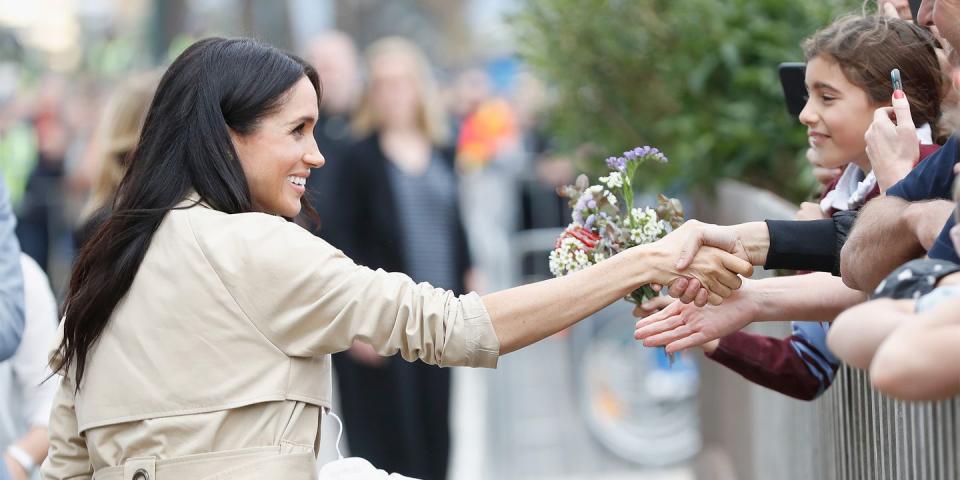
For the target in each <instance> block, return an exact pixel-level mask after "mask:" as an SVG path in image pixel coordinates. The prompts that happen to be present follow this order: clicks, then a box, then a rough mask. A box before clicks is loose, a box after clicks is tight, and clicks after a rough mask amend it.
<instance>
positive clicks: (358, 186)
mask: <svg viewBox="0 0 960 480" xmlns="http://www.w3.org/2000/svg"><path fill="white" fill-rule="evenodd" d="M434 153H436V154H439V156H440V157H441V158H443V160H444V161H445V163H446V164H447V165H448V166H449V168H451V169H452V168H453V152H452V151H447V150H444V151H439V152H434ZM388 162H389V160H388V159H387V157H386V155H385V154H384V153H383V150H382V149H381V148H380V142H379V136H378V135H377V134H374V135H371V136H369V137H367V138H365V139H363V140H360V141H359V142H357V143H356V144H354V145H353V146H352V147H351V148H350V149H349V150H348V151H347V153H346V155H345V156H344V158H343V163H342V165H340V166H339V167H338V168H337V169H336V170H335V172H336V181H335V184H334V186H333V188H334V190H333V195H332V197H333V198H332V200H330V201H331V202H332V204H331V205H327V206H325V207H324V210H328V209H329V208H334V209H335V210H336V213H335V214H334V215H333V216H332V217H329V219H324V218H322V217H321V220H320V221H321V227H320V236H321V237H323V238H324V239H325V240H327V241H328V242H330V243H331V244H333V246H335V247H337V248H339V249H341V250H343V252H344V253H345V254H346V255H347V256H348V257H350V258H351V259H353V261H355V262H357V263H358V264H360V265H364V266H367V267H370V268H374V269H375V268H382V269H384V270H386V271H388V272H404V273H406V272H409V268H408V265H407V261H406V259H405V258H404V252H405V248H404V245H403V236H402V234H401V231H400V212H398V211H397V201H396V198H395V194H394V187H393V185H392V183H391V181H390V175H389V172H388V171H387V167H388V166H389V164H388ZM455 211H456V222H455V223H456V226H455V228H453V231H450V232H435V234H436V235H451V236H452V239H453V242H454V252H455V255H456V257H457V258H456V259H455V261H456V268H457V271H456V272H455V273H456V275H455V278H456V282H457V284H456V285H454V286H452V288H451V289H452V290H453V291H454V292H455V293H457V294H461V293H463V292H464V290H465V286H464V284H463V277H464V274H465V273H466V272H467V270H468V269H469V268H470V266H471V261H470V253H469V250H468V245H467V237H466V233H465V231H464V228H463V221H462V219H461V217H460V209H459V204H458V205H457V208H456V209H455Z"/></svg>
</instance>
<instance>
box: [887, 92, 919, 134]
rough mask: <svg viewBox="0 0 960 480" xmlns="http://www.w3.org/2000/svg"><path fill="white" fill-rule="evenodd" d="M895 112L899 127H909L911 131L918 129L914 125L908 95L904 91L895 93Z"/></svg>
mask: <svg viewBox="0 0 960 480" xmlns="http://www.w3.org/2000/svg"><path fill="white" fill-rule="evenodd" d="M892 103H893V112H894V114H895V115H896V118H897V127H898V128H904V127H909V128H910V129H911V130H912V129H914V128H916V126H915V125H914V124H913V117H912V116H911V115H910V101H908V100H907V94H905V93H903V90H897V91H895V92H893V100H892Z"/></svg>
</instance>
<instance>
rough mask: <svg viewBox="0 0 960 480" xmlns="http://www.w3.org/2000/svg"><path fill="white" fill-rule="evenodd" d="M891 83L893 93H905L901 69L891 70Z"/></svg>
mask: <svg viewBox="0 0 960 480" xmlns="http://www.w3.org/2000/svg"><path fill="white" fill-rule="evenodd" d="M890 81H891V82H892V83H893V91H894V92H896V91H897V90H900V91H901V92H902V91H903V80H901V79H900V69H899V68H894V69H893V70H890Z"/></svg>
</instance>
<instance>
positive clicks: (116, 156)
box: [74, 72, 160, 250]
mask: <svg viewBox="0 0 960 480" xmlns="http://www.w3.org/2000/svg"><path fill="white" fill-rule="evenodd" d="M159 82H160V74H159V73H157V72H146V73H142V74H139V75H134V76H132V77H130V78H128V79H127V80H124V81H123V82H121V84H120V86H119V87H118V88H117V89H116V90H115V91H114V92H113V94H112V95H111V96H110V98H109V99H108V100H107V104H106V106H105V107H104V109H103V111H102V112H101V115H100V122H99V124H98V125H97V128H96V131H95V132H94V135H93V138H92V140H91V143H90V147H89V148H90V150H89V151H88V157H87V158H89V159H90V162H91V163H92V165H91V167H90V168H92V169H93V170H94V171H95V172H96V173H95V174H94V176H93V184H92V188H91V191H90V196H89V198H88V199H87V202H86V205H84V207H83V210H82V211H81V213H80V219H79V224H78V226H77V229H76V230H75V231H74V245H75V246H76V249H77V250H80V248H82V247H83V244H84V243H86V241H87V240H88V239H89V238H90V236H91V235H93V233H94V232H95V231H96V230H97V228H99V226H100V224H102V223H103V221H104V220H105V219H106V218H107V216H108V215H109V214H110V210H111V208H112V206H113V200H114V197H115V196H116V193H117V188H119V186H120V180H121V179H123V175H124V174H125V173H126V171H127V165H128V163H129V161H130V155H131V153H132V152H133V150H134V148H135V147H136V146H137V142H138V141H139V139H140V129H141V128H142V127H143V121H144V119H145V118H146V116H147V110H148V109H149V108H150V102H151V101H152V100H153V94H154V92H156V90H157V84H158V83H159Z"/></svg>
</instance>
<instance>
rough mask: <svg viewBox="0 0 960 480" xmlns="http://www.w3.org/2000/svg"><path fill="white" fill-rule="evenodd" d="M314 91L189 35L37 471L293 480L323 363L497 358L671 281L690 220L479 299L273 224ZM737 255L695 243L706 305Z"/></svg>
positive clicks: (299, 169)
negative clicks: (370, 351)
mask: <svg viewBox="0 0 960 480" xmlns="http://www.w3.org/2000/svg"><path fill="white" fill-rule="evenodd" d="M319 90H320V82H319V79H318V78H317V75H316V72H315V71H314V70H313V69H312V68H311V67H310V66H309V65H308V64H306V63H305V62H304V61H303V60H301V59H299V58H297V57H294V56H292V55H289V54H287V53H284V52H281V51H279V50H277V49H275V48H272V47H270V46H267V45H263V44H261V43H258V42H256V41H253V40H248V39H232V40H225V39H218V38H212V39H206V40H202V41H199V42H197V43H195V44H194V45H192V46H191V47H190V48H188V49H187V50H186V51H185V52H184V53H183V54H182V55H180V57H178V58H177V60H176V61H174V62H173V64H172V65H171V66H170V68H169V69H168V70H167V72H166V74H165V75H164V76H163V78H162V79H161V81H160V85H159V87H158V89H157V93H156V94H155V96H154V99H153V102H152V104H151V106H150V110H149V112H148V114H147V118H146V121H145V123H144V126H143V130H142V134H141V138H140V141H139V143H138V145H137V147H136V150H135V152H134V154H133V156H132V158H131V162H130V165H129V170H128V173H127V175H126V176H125V177H124V179H123V180H122V182H121V185H120V188H119V190H118V192H117V196H116V199H115V203H114V208H113V210H112V213H111V214H110V216H109V217H108V218H107V220H106V222H105V223H104V224H103V225H102V226H101V227H100V228H99V230H98V231H97V232H96V233H95V234H94V236H93V237H92V238H91V240H90V241H89V242H88V243H87V244H86V245H85V246H84V248H83V250H82V251H81V253H80V257H79V259H78V260H77V264H76V266H75V267H74V270H73V274H72V277H71V279H70V285H69V291H68V295H67V300H66V304H65V306H64V321H63V324H62V327H61V328H62V340H61V343H60V346H59V349H58V351H57V352H56V353H55V354H54V357H53V359H52V362H51V363H52V365H53V367H54V370H55V371H57V372H58V373H60V374H61V375H62V376H63V380H62V383H61V387H60V390H59V392H58V394H57V398H56V400H55V403H54V407H53V412H52V414H51V422H50V436H51V438H50V441H51V449H50V454H49V456H48V458H47V461H46V462H45V463H44V467H43V474H44V478H48V479H63V478H90V477H91V476H94V477H95V478H97V479H98V480H103V479H107V480H113V479H143V480H152V479H160V480H164V479H185V478H204V479H212V478H231V479H263V478H283V479H308V478H314V477H315V475H316V473H315V472H316V457H315V454H316V451H317V447H318V445H319V440H320V439H319V432H320V429H319V425H320V421H321V413H322V412H323V410H324V409H326V408H329V405H330V384H331V382H330V357H329V354H331V353H334V352H338V351H343V350H345V349H347V348H348V347H349V346H350V345H351V344H352V343H353V341H354V340H359V341H362V342H365V343H368V344H370V345H372V346H374V347H375V348H376V350H377V352H378V353H380V354H381V355H393V354H396V353H397V352H399V353H400V354H401V355H402V356H403V358H405V359H407V360H410V361H414V360H417V359H419V360H422V361H425V362H427V363H432V364H437V365H441V366H456V365H466V366H476V367H495V366H496V363H497V358H498V356H499V355H502V354H505V353H508V352H511V351H513V350H516V349H518V348H521V347H523V346H526V345H529V344H531V343H533V342H535V341H537V340H540V339H542V338H544V337H546V336H548V335H550V334H552V333H554V332H557V331H559V330H562V329H563V328H566V327H568V326H570V325H572V324H573V323H575V322H576V321H578V320H580V319H582V318H584V317H586V316H588V315H590V314H592V313H593V312H595V311H597V310H599V309H600V308H602V307H604V306H606V305H607V304H609V303H612V302H614V301H616V300H617V299H619V298H622V297H623V296H624V295H626V294H627V293H629V292H630V291H632V290H633V289H635V288H637V287H639V286H641V285H645V284H649V283H659V284H669V283H670V282H671V281H672V280H674V279H676V278H678V276H679V275H680V272H678V271H677V270H676V268H675V261H676V259H677V258H679V256H680V249H681V245H683V243H684V240H685V239H686V237H687V236H688V235H690V234H691V232H692V231H695V230H696V229H693V228H681V229H679V230H678V231H676V232H674V233H673V234H671V236H669V237H667V238H666V239H663V240H661V241H659V242H656V243H654V244H650V245H645V246H641V247H635V248H632V249H630V250H628V251H626V252H623V253H621V254H619V255H616V256H614V257H612V258H610V259H609V260H606V261H604V262H602V263H601V264H599V265H596V266H593V267H590V268H587V269H585V270H583V271H580V272H577V273H575V274H571V275H569V276H566V277H563V278H559V279H553V280H549V281H545V282H541V283H537V284H532V285H527V286H523V287H518V288H514V289H510V290H505V291H502V292H497V293H494V294H490V295H487V296H484V297H483V298H481V297H479V296H478V295H477V294H475V293H471V294H467V295H462V296H456V295H454V294H453V293H452V292H449V291H446V290H442V289H436V288H433V287H432V286H430V285H429V284H425V283H423V284H419V285H418V284H415V283H414V282H413V281H412V280H410V278H409V277H407V276H405V275H402V274H397V273H387V272H384V271H382V270H376V271H374V270H371V269H368V268H365V267H361V266H358V265H356V264H355V263H353V262H352V261H351V260H350V259H349V258H347V257H346V256H344V255H343V253H341V252H340V251H339V250H337V249H335V248H333V247H331V246H330V245H329V244H327V243H326V242H325V241H323V240H321V239H318V238H317V237H315V236H313V235H312V234H310V233H309V232H307V231H306V230H304V229H303V228H301V227H299V226H298V225H296V224H295V223H293V222H290V221H287V220H286V219H290V218H292V217H294V216H296V215H297V214H299V213H300V210H301V202H302V197H303V193H304V187H303V185H304V184H305V181H306V177H307V176H308V175H309V172H310V169H311V168H317V167H320V166H321V165H323V157H322V156H321V154H320V152H319V151H318V150H317V146H316V142H315V140H314V138H313V135H312V134H311V133H312V131H313V127H314V123H315V122H316V119H317V115H318V103H319V102H318V100H319ZM750 269H751V267H750V266H749V264H748V263H747V262H746V261H744V260H742V259H740V258H739V257H737V256H734V255H732V254H729V253H727V252H723V251H720V250H713V249H705V250H704V251H703V252H702V253H701V254H700V255H699V256H698V257H697V259H696V260H695V262H694V264H693V265H692V266H691V267H690V268H688V269H686V270H684V272H683V275H685V276H688V277H695V278H697V279H698V280H700V282H701V283H702V284H703V285H705V286H706V287H707V288H708V289H709V290H710V291H711V292H712V294H713V295H715V297H714V299H715V300H718V299H719V298H720V297H726V296H728V295H729V294H730V293H731V289H734V288H737V287H739V285H740V279H739V277H738V276H737V274H738V273H740V274H743V273H747V272H749V271H750Z"/></svg>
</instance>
